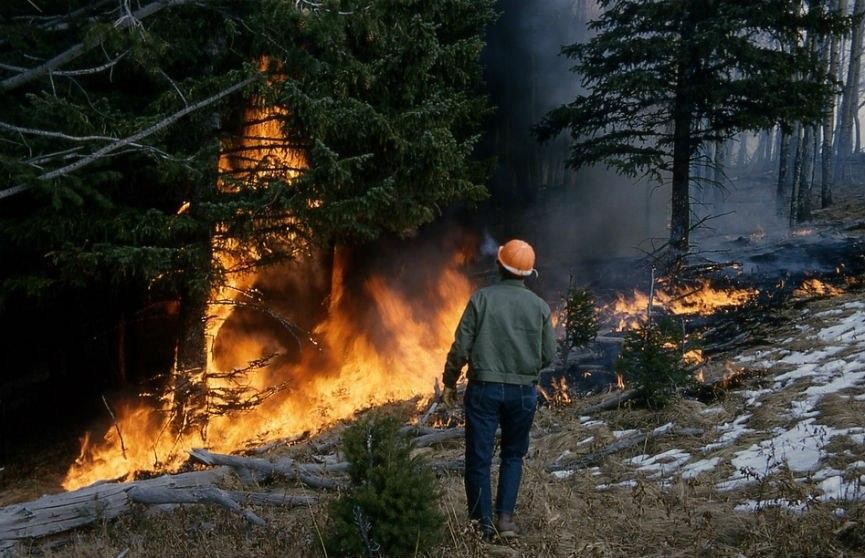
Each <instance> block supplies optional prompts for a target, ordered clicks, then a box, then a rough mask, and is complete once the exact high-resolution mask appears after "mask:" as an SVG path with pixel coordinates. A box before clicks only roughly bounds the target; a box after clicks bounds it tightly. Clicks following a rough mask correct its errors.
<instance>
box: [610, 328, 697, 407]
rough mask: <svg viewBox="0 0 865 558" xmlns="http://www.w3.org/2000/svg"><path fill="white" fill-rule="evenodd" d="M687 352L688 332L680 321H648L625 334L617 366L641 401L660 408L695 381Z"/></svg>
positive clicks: (648, 405)
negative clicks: (687, 358)
mask: <svg viewBox="0 0 865 558" xmlns="http://www.w3.org/2000/svg"><path fill="white" fill-rule="evenodd" d="M684 353H685V334H684V332H683V331H682V328H681V327H680V326H679V325H678V324H677V323H676V322H674V321H672V320H669V319H665V320H661V321H658V322H646V323H643V324H642V325H641V326H640V327H639V328H638V329H632V330H630V331H628V333H627V334H625V343H624V345H622V353H621V354H620V355H619V360H618V362H617V364H616V368H617V369H618V370H619V372H621V374H622V375H623V376H624V378H625V383H626V384H627V385H629V386H631V387H633V388H634V389H636V390H637V398H638V400H639V401H641V402H642V403H643V404H645V405H646V406H647V407H649V408H652V409H659V408H661V407H664V406H665V405H666V404H667V403H669V402H670V400H671V399H672V398H673V397H674V396H675V395H676V394H678V393H680V392H681V391H682V390H684V389H685V388H687V387H688V386H690V385H691V384H693V382H694V378H693V376H692V375H691V372H690V370H689V369H688V366H687V364H686V363H685V361H684V358H683V356H684Z"/></svg>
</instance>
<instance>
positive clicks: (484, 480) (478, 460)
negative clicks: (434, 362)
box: [465, 381, 538, 527]
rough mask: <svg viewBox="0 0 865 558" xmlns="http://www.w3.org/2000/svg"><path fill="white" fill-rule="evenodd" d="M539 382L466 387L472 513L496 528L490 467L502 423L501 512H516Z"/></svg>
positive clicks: (498, 498) (473, 383)
mask: <svg viewBox="0 0 865 558" xmlns="http://www.w3.org/2000/svg"><path fill="white" fill-rule="evenodd" d="M537 405H538V393H537V390H536V388H535V386H533V385H532V386H522V385H517V384H500V383H494V382H478V381H469V385H468V389H466V396H465V406H466V473H465V483H466V500H467V502H468V507H469V517H470V518H471V519H477V520H479V521H481V523H482V524H483V525H484V526H485V527H489V526H492V495H491V489H490V465H491V464H492V461H493V449H494V448H495V442H496V428H497V427H498V426H499V425H501V428H502V440H501V453H500V456H501V466H500V467H499V486H498V490H497V493H496V513H497V514H502V513H510V514H512V513H514V505H515V504H516V502H517V492H518V491H519V488H520V479H521V478H522V475H523V458H524V457H525V456H526V453H527V452H528V450H529V430H531V428H532V421H533V420H534V418H535V408H536V407H537Z"/></svg>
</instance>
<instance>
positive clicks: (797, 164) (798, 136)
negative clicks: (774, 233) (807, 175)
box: [789, 124, 805, 227]
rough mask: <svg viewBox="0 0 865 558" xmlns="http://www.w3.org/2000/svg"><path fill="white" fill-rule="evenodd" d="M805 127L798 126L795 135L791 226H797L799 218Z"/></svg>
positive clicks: (790, 204)
mask: <svg viewBox="0 0 865 558" xmlns="http://www.w3.org/2000/svg"><path fill="white" fill-rule="evenodd" d="M802 128H803V126H802V125H801V124H797V125H796V133H795V141H796V154H795V156H794V158H793V181H792V185H793V188H792V190H791V192H790V203H789V206H790V215H789V218H790V219H789V222H790V226H791V227H792V226H793V225H795V224H796V219H797V218H798V216H799V212H798V201H799V186H800V184H801V179H802V163H803V162H804V156H803V155H804V151H805V134H804V133H803V130H802Z"/></svg>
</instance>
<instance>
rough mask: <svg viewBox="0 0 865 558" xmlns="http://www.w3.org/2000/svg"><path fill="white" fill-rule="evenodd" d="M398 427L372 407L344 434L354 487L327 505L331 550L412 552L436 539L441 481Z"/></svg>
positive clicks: (440, 522)
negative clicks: (438, 481) (414, 453)
mask: <svg viewBox="0 0 865 558" xmlns="http://www.w3.org/2000/svg"><path fill="white" fill-rule="evenodd" d="M399 427H400V423H399V421H398V420H397V419H396V418H394V417H389V416H383V415H378V414H374V413H373V414H370V415H368V416H366V417H364V418H362V419H361V420H359V421H358V422H357V423H356V424H354V425H353V426H351V427H350V428H348V429H347V430H346V432H345V434H344V435H343V446H344V451H345V455H346V458H347V459H348V461H349V463H350V467H349V477H350V478H351V489H350V490H349V491H348V492H347V493H346V494H343V495H342V496H341V497H340V498H338V499H337V500H335V501H334V502H333V503H332V504H331V505H330V508H329V518H330V525H329V530H328V533H327V536H326V540H325V546H326V548H327V551H328V554H329V555H331V556H413V555H415V553H416V551H417V550H418V549H423V548H430V547H433V546H435V545H436V544H437V542H438V540H439V538H440V536H441V533H442V526H443V525H444V521H445V520H444V517H443V516H442V514H441V513H440V512H439V510H438V506H437V504H436V502H437V500H438V498H439V489H438V484H437V482H436V478H435V475H434V474H433V472H432V470H431V469H430V468H429V467H428V466H427V465H426V464H425V463H424V462H423V461H422V460H420V459H419V458H417V457H412V456H411V443H410V441H409V439H408V438H407V437H406V436H405V435H404V434H402V433H400V431H399Z"/></svg>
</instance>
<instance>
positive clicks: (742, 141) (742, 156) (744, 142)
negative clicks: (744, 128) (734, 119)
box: [736, 132, 748, 172]
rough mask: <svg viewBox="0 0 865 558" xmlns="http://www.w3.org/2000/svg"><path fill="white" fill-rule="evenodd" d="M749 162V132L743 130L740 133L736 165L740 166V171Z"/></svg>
mask: <svg viewBox="0 0 865 558" xmlns="http://www.w3.org/2000/svg"><path fill="white" fill-rule="evenodd" d="M747 164H748V134H747V133H745V132H742V133H741V134H739V153H738V155H737V159H736V166H737V167H739V172H742V169H744V168H745V165H747Z"/></svg>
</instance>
